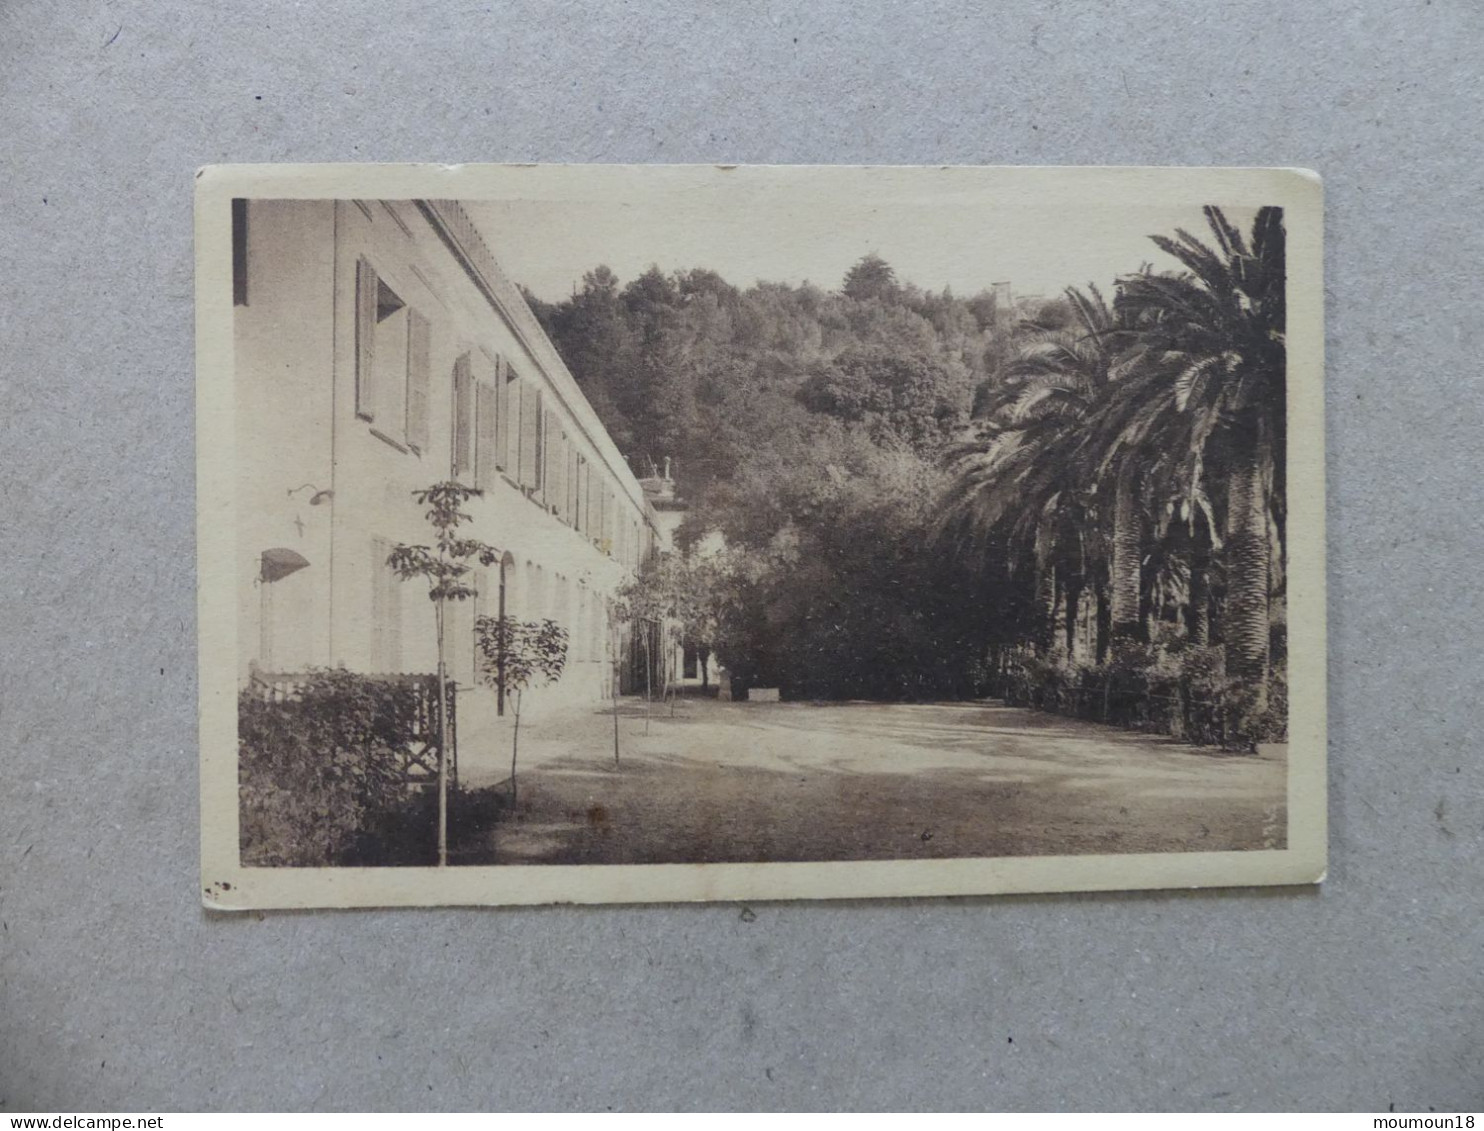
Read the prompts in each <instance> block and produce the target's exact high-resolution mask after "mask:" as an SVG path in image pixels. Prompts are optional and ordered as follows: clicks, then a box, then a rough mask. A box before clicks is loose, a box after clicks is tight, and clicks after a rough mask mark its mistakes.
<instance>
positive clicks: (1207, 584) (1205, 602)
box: [1185, 534, 1211, 648]
mask: <svg viewBox="0 0 1484 1131" xmlns="http://www.w3.org/2000/svg"><path fill="white" fill-rule="evenodd" d="M1186 596H1187V601H1188V603H1187V604H1186V606H1185V637H1186V639H1187V640H1189V641H1190V643H1191V645H1193V646H1194V647H1197V648H1204V647H1205V646H1206V645H1207V644H1209V643H1210V642H1211V544H1210V541H1209V540H1208V539H1207V538H1206V537H1205V535H1204V534H1196V535H1195V543H1194V545H1192V546H1191V550H1190V592H1189V593H1188V594H1187V595H1186Z"/></svg>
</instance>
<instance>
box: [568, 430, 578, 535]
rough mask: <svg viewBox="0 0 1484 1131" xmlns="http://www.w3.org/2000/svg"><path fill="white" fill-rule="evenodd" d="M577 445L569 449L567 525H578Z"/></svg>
mask: <svg viewBox="0 0 1484 1131" xmlns="http://www.w3.org/2000/svg"><path fill="white" fill-rule="evenodd" d="M577 459H578V456H577V447H576V445H575V444H574V445H572V446H571V447H569V448H568V449H567V525H568V526H571V527H574V528H575V527H576V526H577Z"/></svg>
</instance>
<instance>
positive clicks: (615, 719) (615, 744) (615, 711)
mask: <svg viewBox="0 0 1484 1131" xmlns="http://www.w3.org/2000/svg"><path fill="white" fill-rule="evenodd" d="M613 768H614V769H615V770H616V769H618V689H617V688H615V689H614V691H613Z"/></svg>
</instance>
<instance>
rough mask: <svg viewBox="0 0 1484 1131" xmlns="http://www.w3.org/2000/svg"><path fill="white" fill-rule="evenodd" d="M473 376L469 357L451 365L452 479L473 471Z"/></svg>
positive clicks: (465, 355)
mask: <svg viewBox="0 0 1484 1131" xmlns="http://www.w3.org/2000/svg"><path fill="white" fill-rule="evenodd" d="M473 394H474V389H473V375H472V373H471V372H470V369H469V355H468V354H463V355H461V356H460V357H459V359H458V360H457V361H456V362H454V364H453V477H454V478H455V479H457V478H459V477H460V476H461V475H468V474H469V473H470V472H472V471H473V470H474V459H473V454H474V453H473V451H472V448H473V439H474V437H473V428H472V424H473V421H472V419H471V417H472V416H473V405H472V403H471V402H472V401H473V399H474V395H473Z"/></svg>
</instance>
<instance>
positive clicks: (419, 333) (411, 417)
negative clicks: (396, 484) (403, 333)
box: [407, 310, 432, 453]
mask: <svg viewBox="0 0 1484 1131" xmlns="http://www.w3.org/2000/svg"><path fill="white" fill-rule="evenodd" d="M429 336H430V335H429V330H428V320H427V318H425V317H424V316H423V315H421V314H419V313H418V312H417V311H415V310H409V311H408V312H407V446H408V447H410V448H411V449H412V450H413V451H415V452H418V453H422V452H425V451H427V450H428V385H429V383H430V381H431V376H432V375H431V373H430V371H429V361H428V354H429Z"/></svg>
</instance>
